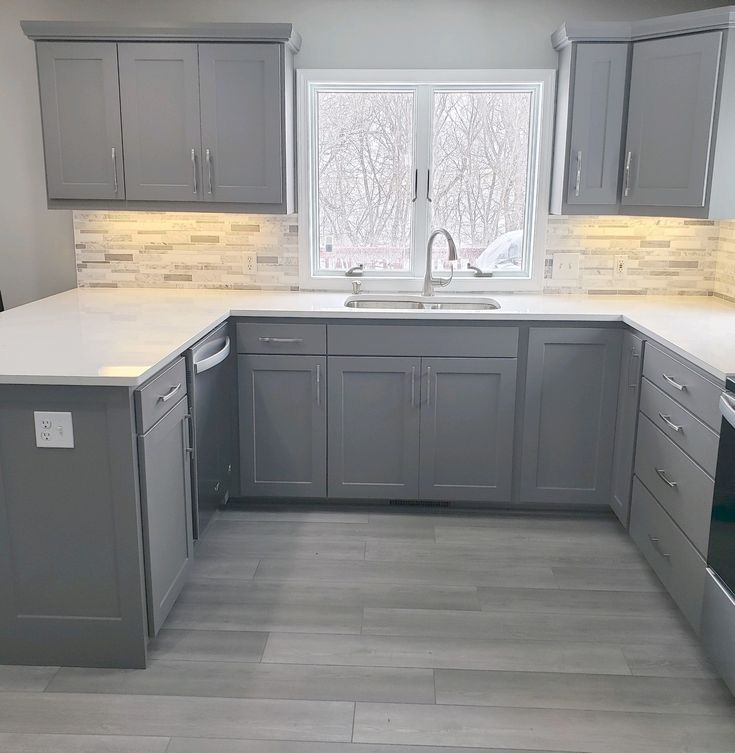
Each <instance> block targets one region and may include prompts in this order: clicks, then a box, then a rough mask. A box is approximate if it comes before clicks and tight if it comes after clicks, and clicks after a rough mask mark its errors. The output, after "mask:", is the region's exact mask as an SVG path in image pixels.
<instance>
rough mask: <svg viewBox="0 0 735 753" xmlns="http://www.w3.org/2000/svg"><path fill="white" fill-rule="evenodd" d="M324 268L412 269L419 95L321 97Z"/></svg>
mask: <svg viewBox="0 0 735 753" xmlns="http://www.w3.org/2000/svg"><path fill="white" fill-rule="evenodd" d="M317 107H318V116H317V117H318V120H317V123H318V132H317V149H318V163H317V164H318V194H317V195H318V198H317V206H318V223H319V269H321V270H331V271H344V270H346V269H348V268H349V267H351V266H354V265H356V264H360V263H363V264H364V265H365V268H366V269H370V270H381V271H394V272H406V271H409V270H410V269H411V231H412V224H413V203H412V197H413V180H412V177H413V154H414V94H413V92H411V91H409V92H406V91H359V90H358V91H344V90H342V91H319V92H318V95H317Z"/></svg>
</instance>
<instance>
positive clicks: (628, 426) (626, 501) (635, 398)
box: [610, 332, 643, 528]
mask: <svg viewBox="0 0 735 753" xmlns="http://www.w3.org/2000/svg"><path fill="white" fill-rule="evenodd" d="M642 372H643V340H641V338H640V337H638V336H637V335H634V334H633V333H632V332H625V333H624V334H623V357H622V360H621V363H620V386H619V388H618V415H617V419H616V423H615V449H614V451H613V475H612V489H611V495H610V507H612V510H613V512H614V513H615V514H616V515H617V516H618V518H619V519H620V522H621V523H622V524H623V526H625V527H626V528H627V527H628V517H629V513H630V495H631V489H632V485H633V461H634V457H635V441H636V429H637V425H638V403H639V401H640V389H641V374H642Z"/></svg>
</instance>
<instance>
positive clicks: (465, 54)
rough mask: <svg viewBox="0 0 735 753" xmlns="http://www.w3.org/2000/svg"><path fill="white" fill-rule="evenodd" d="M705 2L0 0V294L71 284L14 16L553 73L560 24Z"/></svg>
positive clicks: (324, 56)
mask: <svg viewBox="0 0 735 753" xmlns="http://www.w3.org/2000/svg"><path fill="white" fill-rule="evenodd" d="M725 4H726V3H725V2H716V1H715V2H712V1H709V2H707V1H706V0H615V2H612V1H611V0H206V2H203V1H202V0H1V2H0V144H1V145H2V156H1V162H2V165H3V169H4V173H5V176H6V177H5V179H4V180H2V181H0V232H1V233H2V235H0V289H1V290H2V292H3V295H4V297H5V302H6V305H7V306H15V305H19V304H21V303H25V302H27V301H31V300H35V299H37V298H41V297H43V296H46V295H51V294H53V293H57V292H59V291H61V290H66V289H68V288H71V287H73V286H74V285H75V270H74V253H73V236H72V226H71V217H70V213H69V212H66V211H59V210H56V211H53V212H52V211H49V210H47V209H46V197H45V188H44V175H43V155H42V149H41V130H40V118H39V108H38V94H37V85H36V70H35V61H34V55H33V45H32V43H31V42H30V41H28V40H27V39H26V38H25V37H24V36H23V34H22V32H21V30H20V27H19V26H18V22H19V21H20V19H22V18H34V19H44V18H45V19H66V20H93V19H119V20H125V21H131V20H139V21H142V22H145V21H161V20H164V21H168V22H177V21H181V22H184V21H292V22H293V23H294V24H295V25H296V28H297V29H298V30H299V31H300V32H301V33H302V35H303V37H304V44H303V48H302V51H301V53H300V54H299V56H298V57H297V59H296V62H297V65H298V66H299V67H303V68H317V67H322V68H332V67H355V68H360V67H362V68H366V67H384V68H397V67H406V68H482V67H484V68H492V67H497V68H502V67H552V66H554V65H555V56H554V53H553V50H552V49H551V45H550V43H549V34H550V33H551V31H552V30H553V29H554V28H555V27H556V26H558V25H559V23H560V22H561V21H563V20H564V19H566V18H584V19H599V20H610V19H623V18H634V17H635V18H643V17H647V16H655V15H663V14H666V13H675V12H682V11H687V10H697V9H702V8H708V7H714V6H717V5H725Z"/></svg>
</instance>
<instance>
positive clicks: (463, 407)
mask: <svg viewBox="0 0 735 753" xmlns="http://www.w3.org/2000/svg"><path fill="white" fill-rule="evenodd" d="M515 388H516V360H515V359H514V358H424V359H422V395H421V398H422V399H421V403H422V405H421V432H420V433H421V458H420V474H419V478H420V481H419V495H420V497H421V499H429V500H433V499H440V500H461V501H488V502H489V501H495V502H502V501H506V502H507V501H508V500H509V499H510V491H511V476H512V471H511V469H512V460H513V427H514V420H515Z"/></svg>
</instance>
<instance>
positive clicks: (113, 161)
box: [36, 42, 125, 201]
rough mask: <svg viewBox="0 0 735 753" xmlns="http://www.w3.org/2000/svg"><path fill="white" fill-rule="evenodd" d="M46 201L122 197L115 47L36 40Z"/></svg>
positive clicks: (108, 44) (121, 157)
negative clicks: (47, 198) (48, 199)
mask: <svg viewBox="0 0 735 753" xmlns="http://www.w3.org/2000/svg"><path fill="white" fill-rule="evenodd" d="M36 54H37V57H38V82H39V87H40V95H41V120H42V127H43V145H44V154H45V159H46V187H47V192H48V197H49V198H50V199H108V200H113V201H114V200H120V199H124V198H125V185H124V175H123V163H122V159H123V152H122V133H121V126H120V93H119V90H118V72H117V45H115V43H114V42H96V43H92V42H39V43H38V46H37V49H36Z"/></svg>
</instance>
